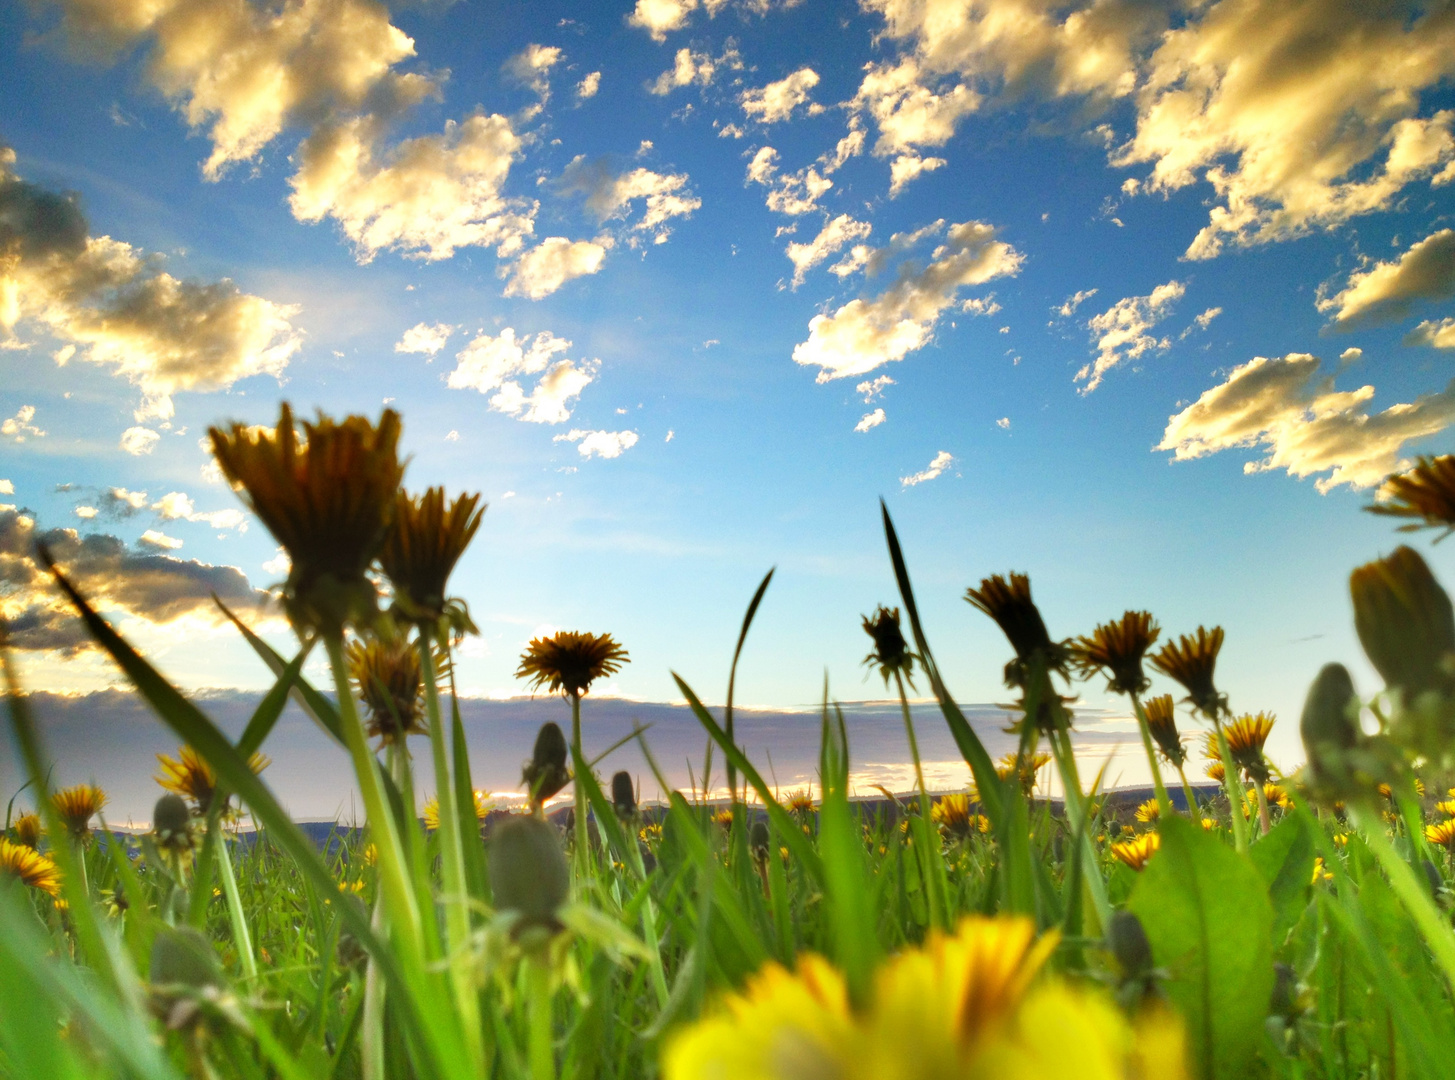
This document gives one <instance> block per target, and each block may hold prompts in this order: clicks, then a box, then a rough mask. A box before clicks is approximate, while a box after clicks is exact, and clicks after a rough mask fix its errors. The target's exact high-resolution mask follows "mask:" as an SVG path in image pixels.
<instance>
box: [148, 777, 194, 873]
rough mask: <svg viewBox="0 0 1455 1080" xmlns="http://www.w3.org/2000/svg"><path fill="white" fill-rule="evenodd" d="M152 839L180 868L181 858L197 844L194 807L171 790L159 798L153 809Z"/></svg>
mask: <svg viewBox="0 0 1455 1080" xmlns="http://www.w3.org/2000/svg"><path fill="white" fill-rule="evenodd" d="M152 839H153V840H154V841H155V842H156V845H157V847H158V848H160V849H161V850H162V852H163V853H164V854H166V855H167V856H168V857H169V858H170V859H171V860H172V862H173V866H174V869H179V868H180V865H181V864H180V862H179V860H180V859H181V858H182V856H183V855H185V854H187V853H189V852H191V851H192V849H193V848H195V847H196V846H197V831H196V829H194V828H193V825H192V808H191V807H190V806H188V805H187V803H186V800H184V799H183V798H182V796H180V795H174V794H172V793H171V792H168V793H167V794H165V795H163V796H162V797H161V798H160V799H158V800H157V803H156V806H155V807H154V808H153V809H152Z"/></svg>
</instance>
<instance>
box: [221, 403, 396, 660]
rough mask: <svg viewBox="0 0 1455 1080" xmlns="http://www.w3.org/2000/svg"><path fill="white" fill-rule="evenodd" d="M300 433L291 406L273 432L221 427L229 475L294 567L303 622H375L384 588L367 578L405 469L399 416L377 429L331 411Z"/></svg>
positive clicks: (290, 602)
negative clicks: (379, 589) (339, 418)
mask: <svg viewBox="0 0 1455 1080" xmlns="http://www.w3.org/2000/svg"><path fill="white" fill-rule="evenodd" d="M302 428H303V439H301V440H300V439H299V437H298V432H297V431H296V430H295V429H294V421H293V412H292V410H291V409H290V408H289V407H288V405H287V404H286V403H284V405H283V407H282V411H281V413H280V414H279V417H278V426H277V428H275V429H274V430H273V431H268V430H267V429H259V428H250V427H247V426H245V425H243V424H233V425H231V427H230V428H228V429H223V428H212V429H210V431H209V432H208V434H209V435H210V437H211V440H212V452H213V455H214V456H215V457H216V458H217V464H218V466H219V467H220V468H221V469H222V473H223V475H224V476H225V477H227V479H228V481H229V482H231V483H232V484H233V486H234V487H238V488H241V489H242V492H243V495H244V497H245V498H246V500H247V502H248V504H249V506H251V507H252V510H253V512H254V513H255V514H257V515H258V517H259V519H261V520H262V522H263V524H264V525H266V526H267V527H268V531H269V532H271V533H272V534H273V536H274V538H275V539H276V540H277V541H278V543H279V544H281V545H282V546H283V548H284V550H285V551H287V553H288V557H289V558H290V559H291V560H292V567H291V569H290V570H289V572H288V580H287V582H286V583H285V584H284V587H283V603H284V606H285V608H286V609H287V611H288V615H289V617H290V618H291V619H292V620H293V622H294V624H295V625H296V626H299V627H300V628H308V629H315V630H321V631H325V632H329V633H339V632H341V631H342V629H343V627H344V626H346V625H351V624H354V623H355V622H358V621H360V620H366V619H369V618H372V616H373V613H374V611H375V605H376V603H377V594H376V591H375V588H374V585H373V583H372V582H370V581H369V579H368V577H367V576H366V571H367V570H368V568H369V564H370V563H372V562H373V561H374V558H375V556H376V555H378V553H379V550H380V548H381V546H382V545H383V543H384V538H385V535H386V533H387V532H388V529H389V525H390V522H391V521H392V519H393V516H394V509H395V495H396V493H397V492H398V490H399V482H400V480H401V479H402V478H403V475H404V465H403V463H402V462H400V460H399V431H400V428H399V414H398V413H396V412H394V410H392V409H385V410H384V412H383V413H382V415H381V416H380V417H379V423H378V424H377V425H375V424H372V423H370V422H369V420H368V419H366V418H365V417H362V416H348V417H345V418H344V419H343V420H342V421H336V420H334V419H332V418H331V417H328V416H325V415H324V414H323V413H319V414H318V419H317V420H315V421H313V422H311V423H310V422H309V421H307V420H305V421H303V422H302Z"/></svg>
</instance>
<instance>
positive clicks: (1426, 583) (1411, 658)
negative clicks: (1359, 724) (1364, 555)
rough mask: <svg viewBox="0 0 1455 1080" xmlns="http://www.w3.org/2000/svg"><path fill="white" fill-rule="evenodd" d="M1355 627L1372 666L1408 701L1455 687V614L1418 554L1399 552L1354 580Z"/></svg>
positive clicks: (1351, 578) (1353, 576)
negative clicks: (1453, 667) (1454, 661)
mask: <svg viewBox="0 0 1455 1080" xmlns="http://www.w3.org/2000/svg"><path fill="white" fill-rule="evenodd" d="M1349 592H1350V593H1351V594H1352V596H1353V599H1354V628H1355V630H1357V631H1358V633H1359V642H1360V644H1362V645H1363V646H1364V652H1365V654H1366V655H1367V656H1368V657H1369V662H1370V663H1372V664H1373V665H1374V667H1375V668H1376V669H1377V670H1378V672H1379V674H1380V675H1382V676H1383V677H1384V681H1385V682H1386V683H1388V684H1389V685H1390V686H1392V687H1399V688H1400V689H1402V690H1404V692H1405V694H1406V695H1407V697H1406V700H1409V699H1411V698H1414V697H1416V696H1418V695H1420V694H1423V693H1425V692H1426V691H1430V690H1435V691H1446V690H1450V689H1452V686H1455V680H1452V678H1451V671H1450V668H1449V666H1448V665H1449V662H1450V659H1451V655H1452V654H1455V611H1452V610H1451V606H1450V597H1449V596H1447V595H1446V593H1445V590H1444V589H1442V588H1441V587H1440V583H1439V582H1438V581H1436V580H1435V576H1434V574H1432V573H1431V572H1430V568H1429V566H1428V565H1427V564H1426V563H1425V560H1424V559H1422V558H1421V557H1420V556H1419V554H1418V553H1417V552H1415V551H1413V550H1411V549H1410V548H1408V547H1400V548H1397V549H1396V550H1395V552H1394V553H1393V554H1392V555H1390V556H1389V557H1388V558H1386V559H1379V560H1377V561H1375V562H1372V563H1367V564H1366V565H1364V566H1361V567H1359V568H1358V569H1357V570H1355V571H1354V573H1352V574H1351V575H1350V576H1349Z"/></svg>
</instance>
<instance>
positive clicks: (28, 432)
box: [0, 405, 45, 443]
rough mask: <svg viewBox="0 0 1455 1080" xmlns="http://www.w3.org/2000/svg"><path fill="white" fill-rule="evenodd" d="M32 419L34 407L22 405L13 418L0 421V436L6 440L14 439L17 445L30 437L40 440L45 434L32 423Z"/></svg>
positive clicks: (33, 417)
mask: <svg viewBox="0 0 1455 1080" xmlns="http://www.w3.org/2000/svg"><path fill="white" fill-rule="evenodd" d="M34 419H35V406H34V405H22V406H20V408H19V409H18V410H16V413H15V415H14V416H11V417H7V418H6V419H4V420H0V435H3V436H5V438H7V439H14V440H15V441H16V442H18V443H23V442H24V441H25V440H26V439H28V438H31V437H32V436H34V437H35V438H40V437H41V436H43V435H44V434H45V432H44V431H43V430H42V429H40V428H39V427H37V426H36V425H35V424H34V423H32V421H33V420H34Z"/></svg>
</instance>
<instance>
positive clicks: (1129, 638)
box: [1071, 611, 1160, 694]
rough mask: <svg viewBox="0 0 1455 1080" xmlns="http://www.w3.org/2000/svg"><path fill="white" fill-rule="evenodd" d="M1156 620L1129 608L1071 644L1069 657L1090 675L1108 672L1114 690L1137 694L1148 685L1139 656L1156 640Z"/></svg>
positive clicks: (1110, 687) (1117, 692)
mask: <svg viewBox="0 0 1455 1080" xmlns="http://www.w3.org/2000/svg"><path fill="white" fill-rule="evenodd" d="M1159 632H1160V630H1159V628H1158V626H1157V623H1156V620H1154V619H1153V618H1152V616H1151V615H1150V614H1148V613H1147V612H1145V611H1128V612H1127V613H1125V614H1124V615H1123V616H1122V617H1121V618H1120V619H1118V620H1117V621H1116V622H1109V623H1102V624H1101V625H1100V626H1098V627H1097V628H1096V629H1095V630H1094V631H1093V632H1092V634H1091V636H1090V637H1080V638H1077V639H1076V641H1075V642H1074V643H1073V644H1072V646H1071V658H1072V660H1073V661H1074V662H1075V664H1076V666H1077V667H1078V668H1080V669H1081V673H1082V675H1083V676H1085V677H1087V678H1089V677H1090V676H1091V675H1093V674H1095V673H1096V672H1098V671H1103V672H1105V673H1106V676H1107V689H1108V690H1110V691H1111V692H1112V693H1114V694H1140V693H1142V691H1144V690H1146V689H1147V687H1148V686H1150V685H1151V680H1150V679H1148V678H1147V676H1146V673H1145V672H1143V671H1142V657H1143V656H1144V655H1145V654H1146V652H1147V650H1148V649H1149V648H1151V646H1152V643H1153V642H1154V641H1156V640H1157V635H1158V633H1159Z"/></svg>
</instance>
